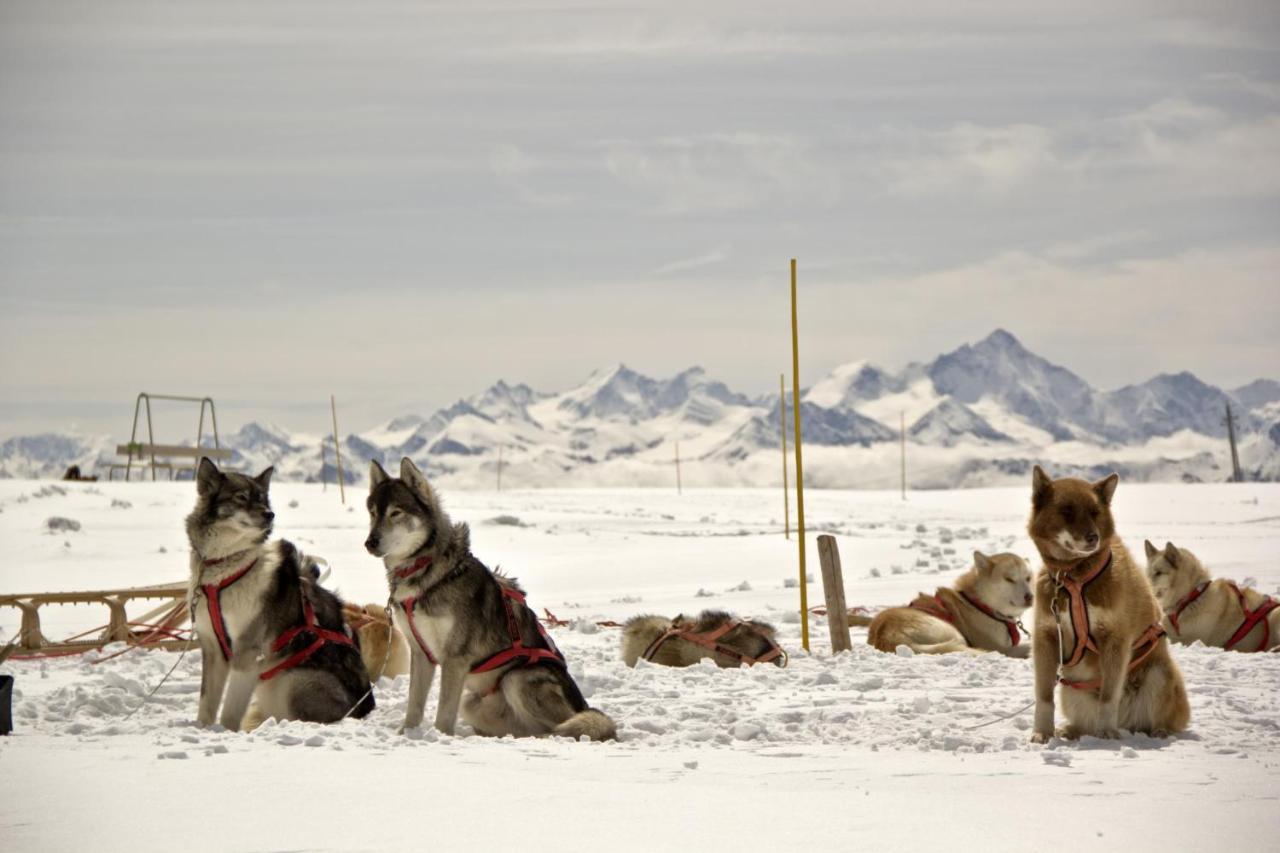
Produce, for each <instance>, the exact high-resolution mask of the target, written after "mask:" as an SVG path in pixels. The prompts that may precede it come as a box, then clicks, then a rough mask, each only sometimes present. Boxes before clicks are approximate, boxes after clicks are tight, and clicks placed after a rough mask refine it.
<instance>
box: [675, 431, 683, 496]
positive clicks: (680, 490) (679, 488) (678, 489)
mask: <svg viewBox="0 0 1280 853" xmlns="http://www.w3.org/2000/svg"><path fill="white" fill-rule="evenodd" d="M676 494H677V495H683V494H684V487H683V486H682V485H681V484H680V442H678V441H677V442H676Z"/></svg>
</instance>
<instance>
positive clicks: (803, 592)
mask: <svg viewBox="0 0 1280 853" xmlns="http://www.w3.org/2000/svg"><path fill="white" fill-rule="evenodd" d="M791 410H792V411H793V412H794V413H795V422H796V432H795V439H796V533H797V536H798V541H799V544H800V642H801V645H803V646H804V650H805V651H806V652H807V651H809V590H808V587H807V585H806V583H805V578H806V573H805V560H804V458H803V456H802V454H801V452H800V443H801V439H800V435H801V433H800V323H799V320H798V319H797V311H796V259H795V258H792V259H791Z"/></svg>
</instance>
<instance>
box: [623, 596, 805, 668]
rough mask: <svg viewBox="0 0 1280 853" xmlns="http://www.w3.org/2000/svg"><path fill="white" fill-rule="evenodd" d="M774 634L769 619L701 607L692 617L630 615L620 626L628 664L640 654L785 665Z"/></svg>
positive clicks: (682, 662) (677, 660) (680, 660)
mask: <svg viewBox="0 0 1280 853" xmlns="http://www.w3.org/2000/svg"><path fill="white" fill-rule="evenodd" d="M774 633H775V632H774V628H773V626H772V625H770V624H769V623H768V622H756V621H754V620H750V621H748V620H744V619H735V618H734V617H732V616H730V615H729V614H728V613H725V612H724V611H723V610H704V611H702V613H701V614H699V615H698V617H697V618H696V619H690V618H688V617H686V616H683V615H681V616H677V617H676V618H675V619H668V618H666V617H665V616H634V617H632V618H631V619H628V620H627V624H625V625H623V626H622V661H623V663H625V664H626V665H627V666H635V665H636V661H638V660H640V658H644V659H645V660H647V661H650V662H652V663H657V664H662V665H663V666H693V665H694V664H695V663H697V662H698V661H700V660H702V659H703V658H711V659H712V660H713V661H715V664H716V666H721V667H727V668H733V667H739V666H742V665H743V664H747V665H748V666H750V665H752V664H756V663H772V664H774V665H775V666H786V665H787V655H786V653H785V652H783V651H782V648H781V647H780V646H779V645H778V643H777V641H776V640H774Z"/></svg>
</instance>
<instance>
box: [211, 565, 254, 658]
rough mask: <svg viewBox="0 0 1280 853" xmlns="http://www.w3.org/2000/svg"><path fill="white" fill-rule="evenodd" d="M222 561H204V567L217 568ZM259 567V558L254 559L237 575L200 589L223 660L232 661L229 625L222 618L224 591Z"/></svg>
mask: <svg viewBox="0 0 1280 853" xmlns="http://www.w3.org/2000/svg"><path fill="white" fill-rule="evenodd" d="M221 562H223V561H222V560H204V561H203V565H204V566H205V567H206V568H207V567H210V566H216V565H218V564H219V563H221ZM256 565H258V558H257V557H254V558H253V560H251V561H250V562H249V565H247V566H245V567H244V568H243V569H241V570H240V571H238V572H236V573H235V574H232V575H228V576H227V577H225V578H223V579H222V580H220V581H218V582H217V583H207V584H202V585H201V587H200V589H201V591H202V592H203V593H204V600H205V602H206V606H207V607H208V608H209V623H210V624H211V625H213V634H214V636H215V637H217V638H218V648H219V649H221V650H222V659H223V660H227V661H229V660H231V638H230V637H229V636H227V623H226V620H224V619H223V618H222V591H223V590H225V589H226V588H227V587H229V586H231V585H232V584H233V583H235V582H236V581H238V580H240V578H242V577H244V576H245V575H247V574H249V570H250V569H252V568H253V567H254V566H256Z"/></svg>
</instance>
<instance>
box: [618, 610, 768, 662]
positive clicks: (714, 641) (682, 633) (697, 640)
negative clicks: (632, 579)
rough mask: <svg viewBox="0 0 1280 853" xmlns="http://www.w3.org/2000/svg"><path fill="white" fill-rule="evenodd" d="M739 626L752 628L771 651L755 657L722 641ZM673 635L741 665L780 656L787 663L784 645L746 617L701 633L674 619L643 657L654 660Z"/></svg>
mask: <svg viewBox="0 0 1280 853" xmlns="http://www.w3.org/2000/svg"><path fill="white" fill-rule="evenodd" d="M739 626H746V627H747V628H748V629H750V630H752V631H753V633H755V634H757V635H758V636H759V637H761V638H762V639H763V640H765V642H767V643H768V644H769V651H767V652H765V653H764V654H762V655H761V656H760V657H758V658H753V657H751V655H747V654H743V653H742V652H740V651H738V650H737V649H732V648H729V647H728V646H726V645H723V644H721V643H720V638H721V637H723V636H724V635H725V634H727V633H729V632H730V631H732V630H733V629H734V628H737V627H739ZM673 637H679V638H680V639H682V640H688V641H689V642H691V643H693V644H694V645H698V646H702V647H703V648H704V649H710V650H711V651H713V652H719V653H720V654H722V655H725V656H727V657H731V658H733V659H734V660H736V661H737V662H738V665H739V666H741V665H742V664H744V663H745V664H746V665H747V666H754V665H756V664H758V663H769V662H770V661H774V660H777V659H778V658H779V657H781V658H782V664H781V665H782V666H786V665H787V653H786V652H784V651H783V650H782V647H781V646H779V645H778V644H777V642H775V641H774V639H773V638H772V637H770V636H769V635H767V634H765V633H763V632H762V631H759V630H758V629H756V628H755V626H753V625H752V624H751V622H749V621H747V620H744V619H730V620H729V621H728V622H725V623H724V624H723V625H721V626H719V627H718V628H714V629H712V630H710V631H705V632H703V633H701V634H699V633H697V632H695V631H691V630H689V629H688V628H684V627H681V626H679V625H677V624H676V622H674V621H673V622H672V623H671V625H670V627H668V628H667V630H666V631H665V632H663V633H662V634H661V635H660V636H659V637H658V638H657V639H656V640H654V641H653V642H652V643H650V644H649V648H647V649H645V650H644V654H643V655H641V657H642V658H644V659H645V660H647V661H650V662H652V661H653V656H654V655H656V654H657V653H658V649H660V648H662V646H663V644H664V643H666V642H667V640H670V639H671V638H673Z"/></svg>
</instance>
